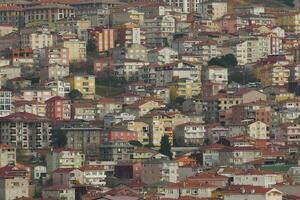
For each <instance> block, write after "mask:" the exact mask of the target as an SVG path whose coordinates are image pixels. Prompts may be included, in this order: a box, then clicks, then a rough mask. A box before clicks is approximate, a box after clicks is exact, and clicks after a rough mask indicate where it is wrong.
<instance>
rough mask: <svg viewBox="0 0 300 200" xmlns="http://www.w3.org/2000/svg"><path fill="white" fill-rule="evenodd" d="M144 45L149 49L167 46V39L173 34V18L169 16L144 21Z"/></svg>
mask: <svg viewBox="0 0 300 200" xmlns="http://www.w3.org/2000/svg"><path fill="white" fill-rule="evenodd" d="M144 27H145V31H146V44H147V45H148V46H150V47H161V46H164V45H166V44H168V41H169V38H168V37H170V36H171V35H172V34H173V33H175V18H173V17H172V16H170V15H165V16H158V17H155V18H154V19H145V21H144Z"/></svg>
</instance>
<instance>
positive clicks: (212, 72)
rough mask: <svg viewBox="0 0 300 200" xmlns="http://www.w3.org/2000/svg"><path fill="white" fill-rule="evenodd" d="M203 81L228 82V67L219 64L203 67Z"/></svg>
mask: <svg viewBox="0 0 300 200" xmlns="http://www.w3.org/2000/svg"><path fill="white" fill-rule="evenodd" d="M203 71H204V72H203V76H204V82H209V83H220V84H227V83H228V69H226V68H224V67H221V66H208V67H206V68H203Z"/></svg>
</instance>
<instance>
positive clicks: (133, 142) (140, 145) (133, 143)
mask: <svg viewBox="0 0 300 200" xmlns="http://www.w3.org/2000/svg"><path fill="white" fill-rule="evenodd" d="M129 144H131V145H132V146H136V147H142V146H143V144H142V143H140V141H137V140H130V141H129Z"/></svg>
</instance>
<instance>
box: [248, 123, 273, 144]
mask: <svg viewBox="0 0 300 200" xmlns="http://www.w3.org/2000/svg"><path fill="white" fill-rule="evenodd" d="M247 134H248V135H249V136H250V137H251V138H255V139H257V140H266V139H268V138H269V127H268V125H267V124H265V123H263V122H260V121H256V122H253V123H251V124H249V125H248V127H247Z"/></svg>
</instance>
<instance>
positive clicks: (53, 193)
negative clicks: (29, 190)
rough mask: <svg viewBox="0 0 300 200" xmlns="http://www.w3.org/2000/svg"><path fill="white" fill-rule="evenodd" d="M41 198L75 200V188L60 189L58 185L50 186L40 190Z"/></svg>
mask: <svg viewBox="0 0 300 200" xmlns="http://www.w3.org/2000/svg"><path fill="white" fill-rule="evenodd" d="M42 197H43V198H55V199H65V200H72V199H75V188H68V187H61V186H59V185H55V186H50V187H47V188H44V189H43V190H42Z"/></svg>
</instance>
